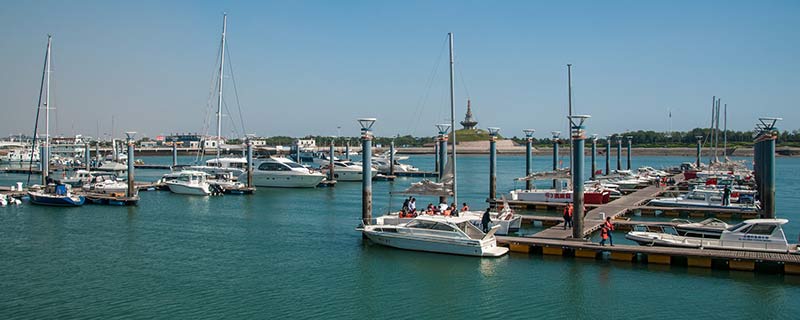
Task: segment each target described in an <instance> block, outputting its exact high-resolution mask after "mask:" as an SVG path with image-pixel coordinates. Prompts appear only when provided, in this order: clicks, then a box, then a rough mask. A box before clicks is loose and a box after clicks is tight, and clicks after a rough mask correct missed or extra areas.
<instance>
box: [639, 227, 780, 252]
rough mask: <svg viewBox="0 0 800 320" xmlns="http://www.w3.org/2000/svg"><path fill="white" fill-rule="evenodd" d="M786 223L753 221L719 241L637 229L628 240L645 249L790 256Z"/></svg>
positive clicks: (723, 235)
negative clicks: (694, 249) (701, 249)
mask: <svg viewBox="0 0 800 320" xmlns="http://www.w3.org/2000/svg"><path fill="white" fill-rule="evenodd" d="M788 222H789V220H786V219H750V220H745V221H743V222H742V223H739V224H737V225H735V226H732V227H729V228H728V229H725V230H724V231H722V234H721V235H720V237H719V239H711V238H696V237H687V236H680V235H677V234H671V233H667V232H663V231H662V232H653V231H651V230H646V231H645V229H644V228H643V226H637V227H635V229H634V231H631V232H628V233H627V234H626V235H625V238H626V239H628V240H632V241H635V242H636V243H638V244H640V245H644V246H667V247H683V248H703V249H724V250H745V251H770V252H788V251H789V248H790V247H789V243H788V242H787V241H786V235H785V234H784V233H783V228H781V226H782V225H784V224H786V223H788Z"/></svg>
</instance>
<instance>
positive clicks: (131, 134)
mask: <svg viewBox="0 0 800 320" xmlns="http://www.w3.org/2000/svg"><path fill="white" fill-rule="evenodd" d="M125 135H126V136H128V140H133V138H134V137H135V136H136V131H126V132H125Z"/></svg>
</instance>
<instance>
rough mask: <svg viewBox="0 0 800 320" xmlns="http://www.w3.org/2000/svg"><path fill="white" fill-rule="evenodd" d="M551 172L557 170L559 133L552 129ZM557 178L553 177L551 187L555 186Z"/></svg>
mask: <svg viewBox="0 0 800 320" xmlns="http://www.w3.org/2000/svg"><path fill="white" fill-rule="evenodd" d="M551 133H552V134H553V172H556V171H558V137H559V136H560V135H561V132H560V131H553V132H551ZM556 183H558V182H557V180H556V179H553V189H555V188H556Z"/></svg>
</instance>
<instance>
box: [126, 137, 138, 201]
mask: <svg viewBox="0 0 800 320" xmlns="http://www.w3.org/2000/svg"><path fill="white" fill-rule="evenodd" d="M125 135H126V136H128V141H127V142H128V194H127V196H128V198H132V197H133V196H135V195H136V192H135V189H134V179H133V176H134V174H133V173H134V172H133V169H134V166H133V163H134V161H136V160H135V159H136V158H135V157H134V156H133V149H134V148H133V144H134V140H133V137H134V136H135V135H136V132H133V131H129V132H125Z"/></svg>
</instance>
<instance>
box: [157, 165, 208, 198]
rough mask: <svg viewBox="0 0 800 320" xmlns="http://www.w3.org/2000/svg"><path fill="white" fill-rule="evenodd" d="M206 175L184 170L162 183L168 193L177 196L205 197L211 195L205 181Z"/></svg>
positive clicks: (200, 172)
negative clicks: (170, 192)
mask: <svg viewBox="0 0 800 320" xmlns="http://www.w3.org/2000/svg"><path fill="white" fill-rule="evenodd" d="M207 176H208V174H207V173H205V172H202V171H192V170H184V171H180V172H178V173H177V175H175V178H174V179H168V180H166V181H165V182H164V183H165V184H166V185H167V187H169V191H172V192H173V193H177V194H187V195H198V196H207V195H210V194H211V192H212V191H211V185H210V184H209V183H208V181H207Z"/></svg>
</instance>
